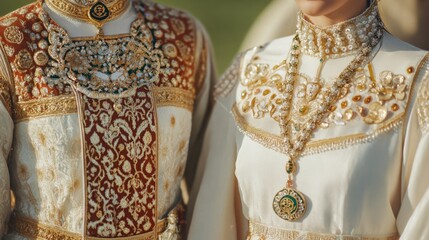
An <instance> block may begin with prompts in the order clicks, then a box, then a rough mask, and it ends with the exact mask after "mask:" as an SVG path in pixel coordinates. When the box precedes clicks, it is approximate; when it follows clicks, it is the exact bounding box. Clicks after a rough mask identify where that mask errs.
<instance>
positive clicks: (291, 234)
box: [247, 221, 399, 240]
mask: <svg viewBox="0 0 429 240" xmlns="http://www.w3.org/2000/svg"><path fill="white" fill-rule="evenodd" d="M247 237H248V239H259V240H263V239H272V240H274V239H279V240H280V239H288V240H294V239H307V240H337V239H342V240H398V239H399V236H398V234H394V235H391V236H384V237H366V236H351V235H348V236H347V235H332V234H322V233H315V232H304V231H295V230H286V229H281V228H273V227H268V226H266V225H263V224H259V223H255V222H252V221H249V232H248V236H247ZM255 237H256V238H255Z"/></svg>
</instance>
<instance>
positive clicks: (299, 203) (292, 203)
mask: <svg viewBox="0 0 429 240" xmlns="http://www.w3.org/2000/svg"><path fill="white" fill-rule="evenodd" d="M273 209H274V212H275V213H276V214H277V216H279V217H281V218H282V219H284V220H286V221H295V220H298V219H300V218H302V216H304V214H305V211H306V210H307V204H306V202H305V197H304V195H303V194H302V193H301V192H299V191H297V190H295V189H293V188H285V189H282V190H281V191H279V192H278V193H277V194H276V195H275V196H274V200H273Z"/></svg>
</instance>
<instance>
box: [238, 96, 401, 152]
mask: <svg viewBox="0 0 429 240" xmlns="http://www.w3.org/2000/svg"><path fill="white" fill-rule="evenodd" d="M232 115H233V117H234V120H235V122H236V125H237V127H238V129H239V130H240V132H242V133H243V134H245V135H246V136H248V137H250V138H251V139H252V140H254V141H256V142H258V143H259V144H261V145H263V146H264V147H267V148H269V149H272V150H274V151H277V152H281V153H284V154H285V153H286V150H285V148H284V144H283V140H282V138H281V137H280V136H278V135H275V134H272V133H267V132H265V131H263V130H261V129H258V128H255V127H252V126H250V125H249V124H248V123H247V122H246V120H245V119H244V117H243V116H241V115H240V112H239V109H238V107H237V105H236V104H234V106H233V108H232ZM403 116H404V113H401V114H399V115H398V116H396V117H394V118H392V119H391V120H389V121H386V122H385V123H383V124H380V125H379V127H378V128H377V129H375V130H373V131H372V132H370V133H366V134H365V133H358V134H351V135H347V136H342V137H336V138H330V139H323V140H316V141H310V142H309V143H308V144H307V145H306V147H305V150H304V152H303V153H302V155H303V156H305V155H313V154H318V153H323V152H328V151H333V150H338V149H344V148H346V147H349V146H353V145H356V144H360V143H367V142H371V141H372V140H374V138H376V137H377V136H379V135H380V134H383V133H385V132H387V131H390V130H392V129H397V128H398V127H399V126H401V125H402V123H403Z"/></svg>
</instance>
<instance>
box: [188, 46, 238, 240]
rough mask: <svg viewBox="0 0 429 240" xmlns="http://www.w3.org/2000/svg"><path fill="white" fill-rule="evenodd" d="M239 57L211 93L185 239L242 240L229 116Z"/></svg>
mask: <svg viewBox="0 0 429 240" xmlns="http://www.w3.org/2000/svg"><path fill="white" fill-rule="evenodd" d="M242 56H243V55H242V54H240V55H239V56H238V57H237V58H236V59H235V61H234V63H233V64H232V66H231V67H230V68H229V69H228V70H227V71H226V72H225V74H224V75H223V77H222V78H221V80H220V81H219V83H218V84H217V86H216V88H215V91H214V94H215V97H216V99H217V100H216V102H215V105H214V108H213V112H212V113H211V117H210V120H209V124H208V127H207V130H206V132H205V137H204V144H203V148H202V151H201V154H200V158H199V164H198V169H197V175H196V178H195V182H194V185H193V192H192V194H191V204H190V205H191V207H192V208H193V212H192V218H191V223H190V229H189V235H188V239H189V240H200V239H204V240H218V239H222V240H236V239H244V238H243V234H244V233H245V227H244V226H243V225H245V219H244V217H243V215H242V210H241V203H240V199H239V193H238V192H237V191H238V190H237V187H236V178H235V175H234V170H235V160H236V154H237V152H236V149H237V147H236V144H237V128H236V126H235V123H234V120H233V119H232V115H231V113H230V111H231V103H232V102H233V101H234V97H235V94H234V92H235V91H234V90H233V89H234V88H235V85H236V84H235V83H236V82H237V80H238V77H239V72H240V62H241V61H242V59H243V57H242Z"/></svg>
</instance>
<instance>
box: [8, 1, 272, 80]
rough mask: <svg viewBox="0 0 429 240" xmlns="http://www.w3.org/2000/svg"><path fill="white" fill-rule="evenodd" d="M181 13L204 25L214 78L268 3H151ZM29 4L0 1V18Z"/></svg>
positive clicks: (221, 70) (234, 52)
mask: <svg viewBox="0 0 429 240" xmlns="http://www.w3.org/2000/svg"><path fill="white" fill-rule="evenodd" d="M155 1H157V2H159V3H163V4H166V5H169V6H174V7H178V8H180V9H185V10H186V11H188V12H190V13H191V14H192V15H194V16H196V17H197V18H198V19H200V21H201V22H202V23H203V24H204V25H205V27H206V29H207V31H208V32H209V34H210V37H211V39H212V42H213V45H214V49H215V55H216V63H217V70H218V74H220V73H222V72H223V71H224V69H225V68H226V67H227V66H228V65H229V64H230V62H231V61H232V58H233V57H234V55H235V54H236V53H237V51H239V48H240V45H241V43H242V41H243V39H244V37H245V35H246V33H247V31H248V30H249V28H250V26H251V25H252V23H253V21H254V20H255V19H256V17H257V16H258V14H259V13H261V11H262V10H263V9H264V8H265V6H266V5H268V3H269V2H270V1H268V0H234V1H232V0H155ZM31 2H33V1H32V0H0V16H3V15H5V14H6V13H8V12H10V11H13V10H14V9H17V8H18V7H21V6H24V5H26V4H28V3H31Z"/></svg>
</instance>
